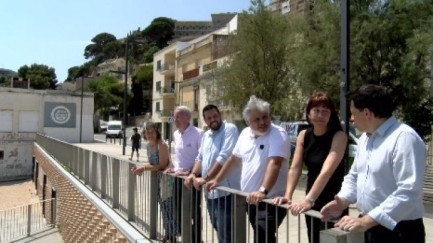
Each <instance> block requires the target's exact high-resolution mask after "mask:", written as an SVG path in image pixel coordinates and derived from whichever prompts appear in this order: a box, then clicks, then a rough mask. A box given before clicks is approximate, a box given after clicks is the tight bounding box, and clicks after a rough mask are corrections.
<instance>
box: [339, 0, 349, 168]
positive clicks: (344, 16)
mask: <svg viewBox="0 0 433 243" xmlns="http://www.w3.org/2000/svg"><path fill="white" fill-rule="evenodd" d="M349 7H350V3H349V0H343V1H342V2H341V63H340V66H341V81H340V117H341V119H342V120H343V122H344V123H343V124H344V126H343V129H344V131H345V132H346V134H347V136H349V109H348V102H347V98H346V94H347V92H348V91H349V87H350V44H349V43H350V18H349V17H350V11H349ZM347 155H348V153H345V155H344V165H345V171H346V172H347V170H348V160H347Z"/></svg>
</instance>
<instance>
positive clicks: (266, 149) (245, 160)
mask: <svg viewBox="0 0 433 243" xmlns="http://www.w3.org/2000/svg"><path fill="white" fill-rule="evenodd" d="M233 155H234V156H236V157H238V158H241V160H242V173H241V191H243V192H254V191H258V190H259V189H260V187H261V186H262V183H263V179H264V177H265V174H266V168H267V166H268V161H269V158H270V157H282V158H284V161H283V163H282V165H281V168H280V171H279V172H278V178H277V181H276V182H275V184H274V186H273V187H272V188H267V190H268V191H269V193H268V195H267V197H268V198H272V197H276V196H282V195H284V193H285V191H286V183H287V173H288V161H287V158H289V157H290V140H289V138H288V136H287V133H286V131H285V130H284V129H283V128H281V127H279V126H276V125H274V124H272V125H271V127H270V128H269V131H268V132H267V133H266V134H264V135H262V136H260V137H257V138H255V136H254V134H253V132H252V130H251V128H250V127H247V128H245V129H244V130H243V131H242V133H241V135H240V136H239V139H238V142H237V143H236V146H235V148H234V149H233Z"/></svg>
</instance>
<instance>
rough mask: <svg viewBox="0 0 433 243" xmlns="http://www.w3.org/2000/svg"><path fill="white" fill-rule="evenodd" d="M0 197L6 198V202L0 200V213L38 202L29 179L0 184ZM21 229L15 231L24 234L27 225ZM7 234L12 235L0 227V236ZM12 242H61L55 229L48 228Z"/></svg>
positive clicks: (3, 227)
mask: <svg viewBox="0 0 433 243" xmlns="http://www.w3.org/2000/svg"><path fill="white" fill-rule="evenodd" d="M0 195H5V196H7V200H0V211H1V210H5V209H11V208H14V207H19V206H24V205H28V204H33V203H37V202H39V197H38V196H37V195H36V191H35V186H34V183H33V181H32V180H31V179H27V180H20V181H10V182H1V183H0ZM26 220H27V219H25V220H23V222H27V221H26ZM33 223H36V224H37V223H43V222H36V221H35V222H33ZM21 228H22V229H21V231H20V229H18V228H16V229H15V231H20V232H26V230H27V224H25V225H23V227H21ZM1 229H4V230H6V232H2V230H1ZM8 232H9V233H12V231H10V230H8V229H7V227H6V226H2V225H0V236H1V235H2V234H7V233H8ZM12 242H17V243H24V242H32V243H46V242H50V243H61V242H63V240H62V237H61V235H60V233H59V232H58V230H57V228H54V229H53V228H49V229H45V230H41V231H39V232H37V233H33V234H32V235H31V236H29V237H23V238H18V239H17V240H14V241H12Z"/></svg>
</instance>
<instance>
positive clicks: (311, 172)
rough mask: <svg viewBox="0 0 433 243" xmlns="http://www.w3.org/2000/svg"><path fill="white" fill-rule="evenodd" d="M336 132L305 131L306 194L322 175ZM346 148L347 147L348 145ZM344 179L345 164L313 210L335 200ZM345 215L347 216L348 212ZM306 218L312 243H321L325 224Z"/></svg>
mask: <svg viewBox="0 0 433 243" xmlns="http://www.w3.org/2000/svg"><path fill="white" fill-rule="evenodd" d="M336 132H337V131H336V130H328V131H327V132H326V133H325V134H323V135H321V136H316V135H314V132H313V128H311V127H310V128H308V129H307V130H306V131H305V136H304V151H303V155H302V157H303V161H304V163H305V165H306V166H307V168H308V174H307V176H308V179H307V190H306V194H308V192H309V191H310V190H311V188H312V187H313V184H314V182H315V181H316V179H317V177H318V176H319V174H320V171H321V170H322V167H323V164H324V162H325V160H326V157H327V156H328V154H329V151H330V150H331V145H332V139H333V138H334V135H335V133H336ZM344 146H347V144H345V145H344ZM343 178H344V164H343V163H342V162H341V163H340V164H339V165H338V167H337V168H336V170H335V171H334V173H333V174H332V176H331V177H330V178H329V181H328V183H327V184H326V186H325V188H324V189H323V191H322V193H320V195H319V197H318V198H317V199H316V201H315V204H314V206H313V208H312V209H313V210H316V211H320V210H321V209H322V207H323V206H325V205H326V204H327V203H328V202H330V201H332V200H334V196H335V195H337V193H338V192H339V191H340V189H341V184H342V182H343ZM343 214H347V210H346V211H345V212H344V213H343ZM305 218H306V223H307V229H308V239H309V241H310V243H319V242H320V239H319V237H320V230H322V229H324V228H325V224H324V223H322V222H321V220H320V219H316V218H311V217H310V216H305ZM332 227H333V224H331V223H328V228H332ZM311 231H313V239H311Z"/></svg>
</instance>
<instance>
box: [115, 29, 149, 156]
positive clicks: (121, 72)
mask: <svg viewBox="0 0 433 243" xmlns="http://www.w3.org/2000/svg"><path fill="white" fill-rule="evenodd" d="M129 36H131V32H130V33H128V34H127V35H126V38H125V70H124V71H115V70H110V71H109V72H110V73H118V74H123V75H124V77H125V84H124V85H125V86H124V89H123V143H122V155H125V150H126V118H127V117H126V115H127V114H126V93H127V92H126V90H127V89H128V59H129V51H128V47H129V45H128V38H129ZM134 42H137V43H140V42H141V41H139V40H135V41H134Z"/></svg>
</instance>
